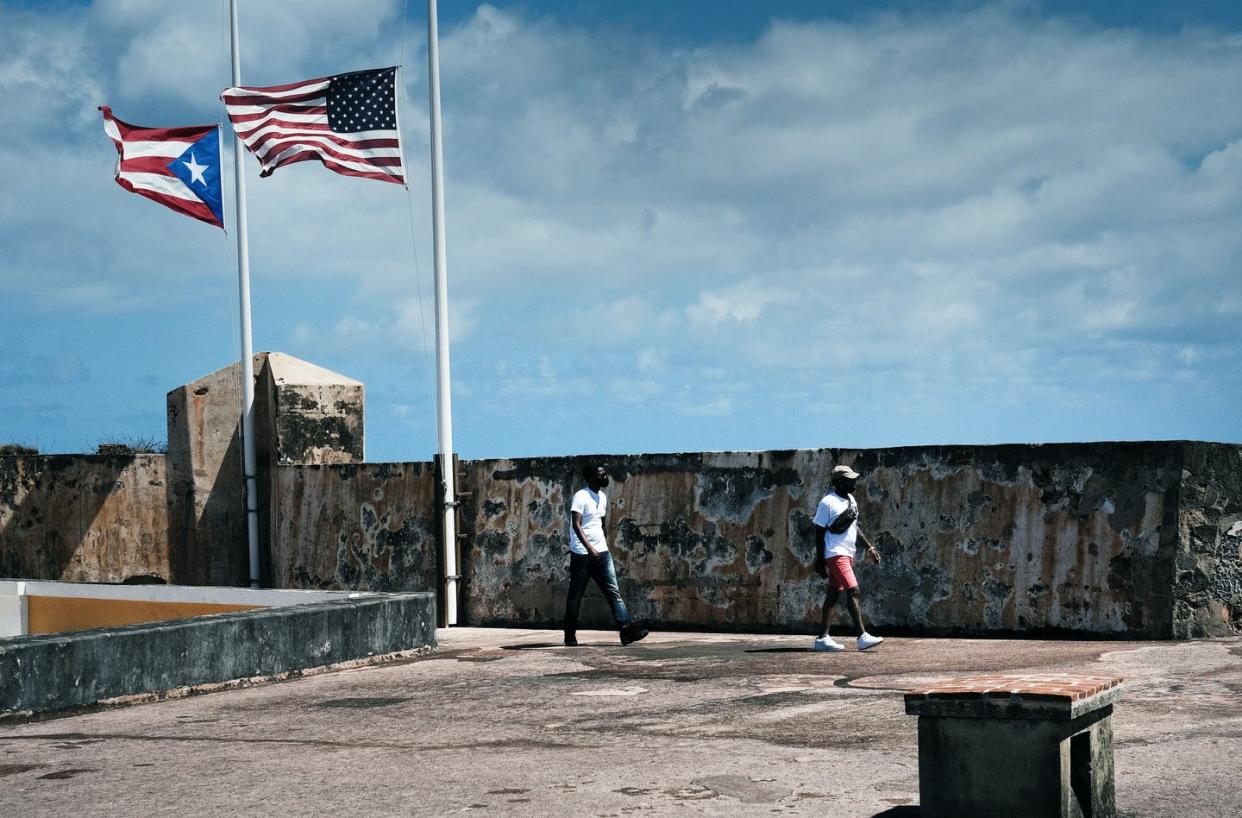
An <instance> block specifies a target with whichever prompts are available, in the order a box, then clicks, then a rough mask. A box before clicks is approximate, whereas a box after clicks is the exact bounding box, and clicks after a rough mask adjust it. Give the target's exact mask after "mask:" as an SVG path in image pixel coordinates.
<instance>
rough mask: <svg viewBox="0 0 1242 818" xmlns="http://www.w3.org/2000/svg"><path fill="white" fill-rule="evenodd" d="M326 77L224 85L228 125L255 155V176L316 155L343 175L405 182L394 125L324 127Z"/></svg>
mask: <svg viewBox="0 0 1242 818" xmlns="http://www.w3.org/2000/svg"><path fill="white" fill-rule="evenodd" d="M331 80H332V78H331V77H320V78H319V79H313V80H306V81H305V82H295V83H291V84H289V85H273V86H270V87H267V88H243V87H238V88H226V89H225V90H224V91H223V92H222V93H221V94H220V98H221V99H222V100H224V106H225V109H226V110H227V111H228V115H229V120H230V121H231V122H232V123H233V130H235V131H236V132H237V135H238V136H239V137H241V140H242V142H243V143H245V145H246V147H247V148H249V149H250V151H251V152H252V153H253V154H254V155H255V156H257V157H258V159H259V165H260V166H261V167H262V169H263V170H262V172H261V173H260V174H259V175H260V176H271V175H272V171H274V170H276V168H279V167H282V166H284V165H290V164H293V163H294V162H304V161H306V160H308V159H318V160H319V161H320V162H322V163H323V164H324V167H326V168H328V169H329V170H332V171H336V172H337V173H341V174H344V175H345V176H359V177H362V178H364V179H379V180H381V181H384V182H396V183H397V184H405V175H404V173H403V171H402V168H401V144H400V141H399V139H398V134H397V130H396V129H386V130H378V131H359V132H356V133H336V132H335V131H333V130H332V129H331V128H329V127H328V85H329V84H330V82H331Z"/></svg>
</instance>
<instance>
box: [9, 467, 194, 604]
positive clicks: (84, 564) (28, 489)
mask: <svg viewBox="0 0 1242 818" xmlns="http://www.w3.org/2000/svg"><path fill="white" fill-rule="evenodd" d="M165 482H166V475H165V463H164V456H163V455H128V456H96V455H43V456H40V455H33V456H17V457H14V456H8V455H5V456H0V577H20V578H30V579H52V580H66V581H70V582H125V581H133V580H140V581H141V580H151V579H153V578H158V579H159V580H162V581H165V582H166V581H168V579H169V578H170V573H171V568H170V565H169V554H168V513H167V503H166V494H165V491H166V487H165Z"/></svg>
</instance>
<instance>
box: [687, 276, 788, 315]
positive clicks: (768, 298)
mask: <svg viewBox="0 0 1242 818" xmlns="http://www.w3.org/2000/svg"><path fill="white" fill-rule="evenodd" d="M792 300H794V294H793V293H791V292H788V291H785V290H781V289H778V288H775V287H770V286H769V287H765V286H764V285H763V284H762V283H761V282H759V281H758V280H756V279H749V280H747V281H743V282H741V283H738V284H734V285H731V286H729V287H722V288H720V289H716V290H703V291H701V292H700V293H699V300H698V302H697V303H695V304H693V305H691V306H690V307H688V308H687V309H686V315H687V316H688V317H689V318H690V320H691V321H693V322H695V323H699V324H719V323H721V322H723V321H735V322H737V323H739V324H750V323H753V322H754V321H755V319H756V318H758V317H759V315H760V314H761V313H762V312H763V311H764V309H765V308H767V307H770V306H773V305H775V304H784V303H787V302H789V301H792Z"/></svg>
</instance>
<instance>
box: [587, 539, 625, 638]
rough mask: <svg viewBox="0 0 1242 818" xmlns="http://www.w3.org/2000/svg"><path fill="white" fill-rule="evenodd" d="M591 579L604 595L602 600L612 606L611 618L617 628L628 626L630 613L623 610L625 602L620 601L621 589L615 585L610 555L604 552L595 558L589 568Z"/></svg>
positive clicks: (615, 573)
mask: <svg viewBox="0 0 1242 818" xmlns="http://www.w3.org/2000/svg"><path fill="white" fill-rule="evenodd" d="M591 578H592V579H594V580H595V584H596V585H598V586H599V589H600V591H602V592H603V594H604V599H607V600H608V604H609V605H611V606H612V618H613V619H614V620H616V622H617V627H620V628H624V627H625V626H626V625H628V624H630V612H629V611H627V610H626V609H625V600H623V599H621V588H620V586H618V585H617V569H616V566H615V565H613V562H612V554H610V553H609V552H607V551H605V552H604V553H602V554H600V555H599V556H598V557H596V558H595V561H594V565H592V566H591Z"/></svg>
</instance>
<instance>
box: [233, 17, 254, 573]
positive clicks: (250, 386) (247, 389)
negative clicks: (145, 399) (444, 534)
mask: <svg viewBox="0 0 1242 818" xmlns="http://www.w3.org/2000/svg"><path fill="white" fill-rule="evenodd" d="M229 23H230V26H231V29H232V40H233V87H234V88H236V87H238V86H240V85H241V46H240V38H239V37H238V33H237V0H229ZM245 155H246V153H245V151H244V150H243V146H242V141H241V137H240V136H238V135H237V130H236V129H234V130H233V179H234V185H235V187H234V190H235V192H236V199H237V290H238V301H239V302H240V306H241V347H242V348H241V387H242V407H241V425H242V464H243V473H242V477H243V480H244V481H245V493H246V538H247V542H248V543H249V545H250V587H251V588H258V587H259V487H258V484H257V481H256V477H255V472H256V471H257V458H256V457H255V451H254V352H253V350H252V343H251V333H250V244H249V237H248V235H247V229H246V175H245V173H244V172H243V159H244V157H245Z"/></svg>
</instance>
